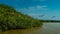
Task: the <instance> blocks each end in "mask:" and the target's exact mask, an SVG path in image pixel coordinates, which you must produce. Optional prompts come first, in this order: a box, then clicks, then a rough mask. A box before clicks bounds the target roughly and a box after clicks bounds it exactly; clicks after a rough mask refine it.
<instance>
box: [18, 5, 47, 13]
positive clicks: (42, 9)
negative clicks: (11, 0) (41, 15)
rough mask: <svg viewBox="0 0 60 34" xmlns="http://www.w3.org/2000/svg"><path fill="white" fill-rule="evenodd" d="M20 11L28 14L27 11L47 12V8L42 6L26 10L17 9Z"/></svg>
mask: <svg viewBox="0 0 60 34" xmlns="http://www.w3.org/2000/svg"><path fill="white" fill-rule="evenodd" d="M19 10H20V11H24V12H28V11H30V12H31V11H32V12H34V11H46V10H48V7H47V6H46V5H43V6H39V5H38V6H32V7H28V8H21V9H19Z"/></svg>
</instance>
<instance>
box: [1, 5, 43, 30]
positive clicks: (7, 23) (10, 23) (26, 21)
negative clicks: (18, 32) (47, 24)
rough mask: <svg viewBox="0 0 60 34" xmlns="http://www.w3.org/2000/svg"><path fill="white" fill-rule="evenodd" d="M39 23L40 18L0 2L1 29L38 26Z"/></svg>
mask: <svg viewBox="0 0 60 34" xmlns="http://www.w3.org/2000/svg"><path fill="white" fill-rule="evenodd" d="M41 25H42V23H41V21H40V20H37V19H34V18H32V17H30V16H28V15H24V14H22V13H21V12H18V11H16V10H15V9H14V8H13V7H11V6H8V5H4V4H0V29H2V31H4V30H10V29H25V28H31V27H39V26H41Z"/></svg>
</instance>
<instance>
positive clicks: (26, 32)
mask: <svg viewBox="0 0 60 34" xmlns="http://www.w3.org/2000/svg"><path fill="white" fill-rule="evenodd" d="M2 34H60V23H43V26H42V27H41V28H40V27H39V28H37V27H36V28H30V29H23V30H10V31H6V32H3V33H2Z"/></svg>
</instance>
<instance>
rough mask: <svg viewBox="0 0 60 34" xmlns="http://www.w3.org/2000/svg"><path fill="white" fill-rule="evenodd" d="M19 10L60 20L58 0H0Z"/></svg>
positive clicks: (59, 1)
mask: <svg viewBox="0 0 60 34" xmlns="http://www.w3.org/2000/svg"><path fill="white" fill-rule="evenodd" d="M0 4H7V5H9V6H12V7H14V8H15V9H16V10H18V11H19V12H22V13H24V14H28V15H29V16H31V17H34V18H37V19H43V20H60V0H0Z"/></svg>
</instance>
